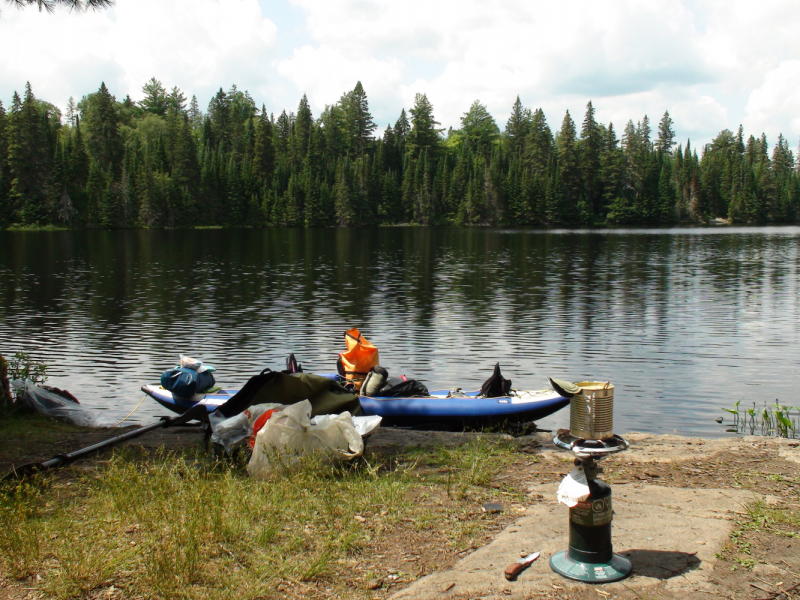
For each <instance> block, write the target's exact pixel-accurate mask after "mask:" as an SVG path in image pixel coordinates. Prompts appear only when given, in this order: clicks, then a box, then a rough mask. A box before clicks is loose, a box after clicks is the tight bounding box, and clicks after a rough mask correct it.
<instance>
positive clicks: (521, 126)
mask: <svg viewBox="0 0 800 600" xmlns="http://www.w3.org/2000/svg"><path fill="white" fill-rule="evenodd" d="M532 121H533V114H531V110H530V109H529V108H525V107H524V106H522V102H520V100H519V96H517V100H516V102H514V105H513V106H512V107H511V116H510V117H509V118H508V122H507V123H506V131H505V142H506V147H507V148H508V152H509V154H511V155H513V156H520V155H521V154H522V153H523V151H524V150H525V139H526V138H527V137H528V134H529V133H530V130H531V122H532Z"/></svg>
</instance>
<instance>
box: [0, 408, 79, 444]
mask: <svg viewBox="0 0 800 600" xmlns="http://www.w3.org/2000/svg"><path fill="white" fill-rule="evenodd" d="M84 430H85V428H81V427H78V426H77V425H70V424H68V423H62V422H61V421H56V420H54V419H48V418H47V417H44V416H42V415H40V414H38V413H36V412H33V411H32V410H30V409H28V408H26V407H24V406H22V405H21V404H17V403H15V404H13V405H12V406H11V408H9V409H6V410H5V411H4V413H3V418H2V419H0V439H2V440H3V445H4V446H6V447H10V448H19V447H31V446H32V445H34V444H36V445H43V446H46V445H51V444H54V443H55V442H56V441H57V440H58V439H59V438H60V437H62V436H63V435H64V434H67V433H76V432H78V433H80V432H81V431H84ZM0 452H2V449H0Z"/></svg>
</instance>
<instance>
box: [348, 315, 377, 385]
mask: <svg viewBox="0 0 800 600" xmlns="http://www.w3.org/2000/svg"><path fill="white" fill-rule="evenodd" d="M344 341H345V342H346V343H347V352H342V353H341V354H340V355H339V364H338V367H339V375H343V376H344V377H345V378H346V379H347V381H352V382H353V384H354V385H355V386H356V389H357V390H360V389H361V384H362V383H363V382H364V377H366V376H367V373H369V372H370V369H372V367H377V366H378V349H377V348H376V347H375V346H373V345H372V344H370V343H369V342H368V341H367V340H366V338H365V337H364V336H363V335H361V332H360V331H359V330H358V329H356V328H355V327H353V329H348V330H347V331H345V332H344Z"/></svg>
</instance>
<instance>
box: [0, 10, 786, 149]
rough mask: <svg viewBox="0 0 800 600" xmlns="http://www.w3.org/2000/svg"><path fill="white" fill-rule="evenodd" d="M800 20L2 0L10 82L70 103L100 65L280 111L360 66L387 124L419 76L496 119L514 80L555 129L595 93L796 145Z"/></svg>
mask: <svg viewBox="0 0 800 600" xmlns="http://www.w3.org/2000/svg"><path fill="white" fill-rule="evenodd" d="M0 2H2V0H0ZM798 24H800V3H797V2H791V1H788V0H772V1H770V2H763V3H754V2H752V1H751V0H724V1H723V0H636V1H635V2H632V1H630V0H605V1H604V2H602V3H598V2H594V1H589V0H580V1H573V0H567V1H564V2H558V3H556V2H541V1H532V0H506V1H498V2H494V3H487V2H484V1H479V0H459V1H458V2H455V1H451V2H445V1H440V0H406V1H405V2H402V3H400V2H396V0H392V1H390V0H291V1H290V0H169V1H168V2H166V1H164V0H116V7H115V8H114V9H113V10H111V11H106V12H100V13H95V14H91V13H90V14H70V13H68V12H67V11H64V10H59V11H57V12H56V14H53V15H48V14H45V13H39V12H37V11H36V10H35V9H30V8H29V9H26V10H24V11H18V10H16V9H14V8H12V7H11V6H8V5H7V4H5V5H4V6H3V12H2V15H0V56H3V60H2V61H0V99H1V100H2V101H3V103H4V104H5V105H6V106H7V105H8V103H9V101H10V99H11V95H12V93H13V91H14V90H20V91H21V90H22V89H23V87H24V85H25V82H26V81H30V82H31V85H32V86H33V90H34V93H35V94H36V95H37V96H38V97H40V98H43V99H45V100H48V101H50V102H53V103H54V104H57V105H59V106H62V107H63V106H65V105H66V103H67V100H68V98H69V97H70V96H74V97H75V98H76V99H78V98H79V97H80V96H82V95H84V94H86V93H89V92H92V91H94V90H96V89H97V88H98V87H99V85H100V82H101V81H105V82H106V84H107V85H108V87H109V88H110V89H111V91H112V93H113V94H115V95H116V96H117V97H118V98H123V97H124V96H125V95H126V94H130V96H131V97H132V98H133V99H134V100H138V99H140V98H141V97H142V93H141V87H142V85H143V84H144V83H145V81H147V80H148V79H149V78H150V77H153V76H154V77H156V78H158V79H159V80H161V81H162V82H163V83H164V85H165V86H167V87H172V86H176V85H177V86H178V87H180V88H181V89H183V90H185V92H186V93H187V95H189V96H191V94H196V95H197V97H198V100H199V102H200V105H201V107H205V106H206V105H207V104H208V100H209V99H210V97H211V95H212V94H213V93H214V92H215V91H216V90H217V89H219V88H220V87H223V88H225V89H228V88H229V87H230V86H231V85H232V84H236V85H237V86H238V87H239V88H241V89H247V90H249V91H250V93H251V94H252V96H253V97H254V98H255V100H256V102H257V103H258V104H259V105H261V104H262V103H263V104H265V105H266V107H267V109H268V110H270V111H272V112H275V113H278V112H280V111H281V110H282V109H284V108H285V109H287V110H295V109H296V107H297V104H298V102H299V99H300V97H301V95H302V94H303V93H306V94H307V95H308V98H309V101H310V103H311V107H312V110H313V112H314V114H315V115H316V114H319V112H320V111H321V110H322V109H323V108H324V106H325V105H326V104H331V103H334V102H336V101H337V100H338V99H339V97H340V96H341V95H342V94H343V93H344V92H345V91H347V90H349V89H352V88H353V86H354V85H355V83H356V81H358V80H361V81H362V83H363V85H364V87H365V89H366V91H367V94H368V97H369V100H370V107H371V110H372V113H373V116H374V117H375V120H376V121H377V122H378V124H379V125H380V126H381V128H383V127H385V125H386V124H387V123H389V122H391V123H393V122H394V121H395V120H396V119H397V116H398V114H399V112H400V109H401V108H403V107H405V108H406V109H407V108H408V107H410V106H411V104H412V103H413V99H414V94H415V93H417V92H424V93H426V94H427V95H428V97H429V99H430V100H431V102H432V103H433V106H434V110H435V115H436V117H437V119H438V120H439V121H440V122H441V123H442V125H443V126H444V127H449V126H453V127H458V126H459V118H460V117H461V116H462V114H463V113H464V112H465V111H466V110H467V109H468V108H469V106H470V104H471V103H472V101H473V100H476V99H477V100H480V101H481V102H483V103H484V104H486V105H487V106H488V108H489V110H490V112H491V113H492V114H493V115H494V116H495V118H496V119H497V121H498V123H499V124H500V126H501V128H502V127H503V126H504V124H505V121H506V119H507V118H508V113H509V111H510V108H511V105H512V104H513V102H514V99H515V98H516V96H517V94H519V96H520V98H521V100H522V102H523V104H525V105H526V106H528V107H530V108H537V107H541V108H543V109H544V111H545V114H546V115H547V118H548V121H549V123H550V125H551V127H552V128H553V129H558V127H559V126H560V123H561V120H562V119H563V116H564V112H565V111H566V110H570V113H571V114H572V116H573V118H574V119H575V120H576V121H578V122H580V121H581V120H582V119H583V113H584V111H585V106H586V103H587V102H588V101H589V100H592V102H593V104H594V106H595V108H596V109H597V116H598V118H599V119H600V120H602V121H604V122H609V121H610V122H613V123H614V125H615V127H616V128H617V130H618V132H621V131H622V129H623V127H624V125H625V123H626V122H627V121H628V119H632V120H633V121H634V122H636V121H638V120H640V119H641V118H642V116H643V115H645V114H647V115H648V116H649V117H650V120H651V121H652V122H653V123H657V122H658V120H659V119H660V117H661V115H662V114H663V113H664V111H665V110H669V112H670V114H671V115H672V117H673V119H674V121H675V128H676V130H677V133H678V137H679V139H681V140H685V139H686V138H687V137H691V138H692V141H693V143H694V144H696V145H700V144H702V143H704V142H707V141H709V140H710V139H711V138H713V137H714V136H715V135H716V134H717V133H718V132H719V131H720V130H722V129H724V128H730V129H735V128H736V127H738V125H739V124H740V123H741V124H743V125H744V127H745V131H746V133H748V134H749V133H752V134H754V135H760V134H761V133H762V132H765V133H766V134H767V136H768V139H769V140H770V142H773V143H774V141H775V140H776V139H777V136H778V133H783V134H784V135H786V137H787V138H788V140H789V143H790V145H791V146H793V147H794V146H796V145H797V143H798V139H800V88H798V86H797V84H796V82H797V81H798V77H800V36H798V35H797V33H796V32H797V31H798V28H797V26H798Z"/></svg>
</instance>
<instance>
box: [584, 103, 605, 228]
mask: <svg viewBox="0 0 800 600" xmlns="http://www.w3.org/2000/svg"><path fill="white" fill-rule="evenodd" d="M594 115H595V110H594V107H593V106H592V103H591V101H590V102H589V103H588V104H587V105H586V116H585V117H584V118H583V127H582V128H581V140H580V162H581V165H580V171H581V177H582V179H583V185H584V191H585V201H586V206H585V208H584V210H583V211H582V212H583V215H582V217H583V218H582V221H583V222H585V223H591V222H592V221H593V220H594V215H597V214H599V213H600V211H601V209H602V199H603V183H602V179H601V171H600V158H601V152H602V150H603V141H604V140H603V134H602V131H601V129H600V126H599V125H598V124H597V121H596V120H595V117H594Z"/></svg>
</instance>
